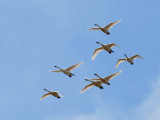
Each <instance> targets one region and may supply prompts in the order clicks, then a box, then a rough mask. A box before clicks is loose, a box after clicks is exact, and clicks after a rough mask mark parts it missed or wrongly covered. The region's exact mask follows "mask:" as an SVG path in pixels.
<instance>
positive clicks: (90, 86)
mask: <svg viewBox="0 0 160 120" xmlns="http://www.w3.org/2000/svg"><path fill="white" fill-rule="evenodd" d="M93 86H95V85H94V84H93V83H91V84H89V85H87V86H85V87H84V88H83V89H82V90H81V91H80V93H83V92H84V91H86V90H88V89H90V88H92V87H93Z"/></svg>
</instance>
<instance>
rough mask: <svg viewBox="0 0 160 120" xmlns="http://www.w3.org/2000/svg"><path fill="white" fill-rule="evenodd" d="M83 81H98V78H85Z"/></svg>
mask: <svg viewBox="0 0 160 120" xmlns="http://www.w3.org/2000/svg"><path fill="white" fill-rule="evenodd" d="M85 80H100V79H99V78H86V79H85Z"/></svg>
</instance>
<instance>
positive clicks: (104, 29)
mask: <svg viewBox="0 0 160 120" xmlns="http://www.w3.org/2000/svg"><path fill="white" fill-rule="evenodd" d="M120 21H121V20H119V21H115V22H112V23H110V24H108V25H107V26H105V27H100V26H99V25H97V24H95V26H97V27H98V28H90V29H88V30H101V31H102V32H104V33H106V34H107V35H109V34H110V33H109V31H108V30H109V29H111V28H112V27H113V26H114V25H115V24H117V23H119V22H120Z"/></svg>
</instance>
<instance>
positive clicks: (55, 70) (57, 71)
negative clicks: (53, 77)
mask: <svg viewBox="0 0 160 120" xmlns="http://www.w3.org/2000/svg"><path fill="white" fill-rule="evenodd" d="M49 72H62V71H61V70H49Z"/></svg>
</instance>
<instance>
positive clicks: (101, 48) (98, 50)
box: [92, 47, 103, 60]
mask: <svg viewBox="0 0 160 120" xmlns="http://www.w3.org/2000/svg"><path fill="white" fill-rule="evenodd" d="M102 50H103V47H100V48H97V49H95V50H94V53H93V55H92V60H94V59H95V57H96V56H97V54H98V53H99V52H101V51H102Z"/></svg>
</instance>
